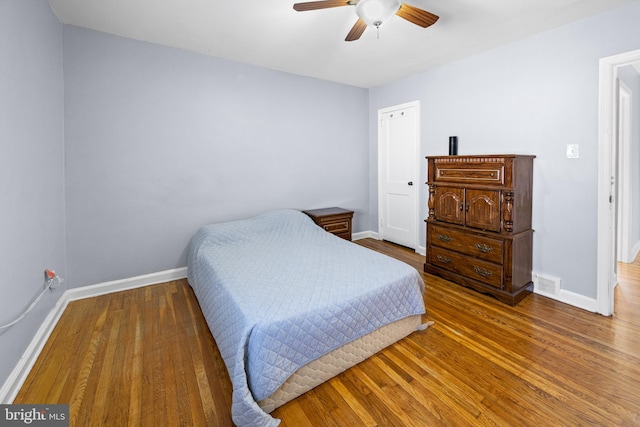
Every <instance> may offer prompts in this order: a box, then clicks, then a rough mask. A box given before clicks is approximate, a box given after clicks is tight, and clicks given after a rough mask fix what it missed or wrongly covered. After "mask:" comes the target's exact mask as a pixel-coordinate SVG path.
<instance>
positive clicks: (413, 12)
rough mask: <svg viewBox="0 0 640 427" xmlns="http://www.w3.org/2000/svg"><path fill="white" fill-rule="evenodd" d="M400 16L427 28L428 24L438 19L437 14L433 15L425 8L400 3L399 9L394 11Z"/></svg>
mask: <svg viewBox="0 0 640 427" xmlns="http://www.w3.org/2000/svg"><path fill="white" fill-rule="evenodd" d="M396 15H398V16H399V17H400V18H404V19H406V20H407V21H409V22H411V23H413V24H416V25H419V26H421V27H422V28H427V27H428V26H430V25H433V24H435V23H436V21H437V20H438V19H439V16H438V15H434V14H433V13H431V12H427V11H426V10H422V9H418V8H417V7H414V6H411V5H408V4H406V3H402V5H401V6H400V9H398V11H397V12H396Z"/></svg>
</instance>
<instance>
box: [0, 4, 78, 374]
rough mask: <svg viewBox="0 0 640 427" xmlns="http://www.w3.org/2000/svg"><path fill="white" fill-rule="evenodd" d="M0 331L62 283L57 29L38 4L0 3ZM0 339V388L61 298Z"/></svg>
mask: <svg viewBox="0 0 640 427" xmlns="http://www.w3.org/2000/svg"><path fill="white" fill-rule="evenodd" d="M0 58H1V59H0V197H1V200H2V202H1V203H2V204H1V209H0V236H1V237H0V262H1V267H2V278H1V279H0V324H6V323H9V322H10V321H12V320H13V319H15V318H16V317H17V316H18V315H19V314H20V312H21V311H22V309H23V308H26V307H27V306H28V305H29V304H30V302H31V300H32V299H33V298H34V297H35V296H36V294H37V293H38V292H40V290H42V289H43V286H44V269H45V268H50V269H53V270H55V271H56V272H57V273H58V274H60V275H61V276H63V277H64V276H65V251H64V182H63V155H64V147H63V142H64V141H63V137H64V129H63V123H64V116H63V114H64V113H63V79H62V26H61V25H60V23H59V22H58V20H57V19H56V17H55V16H54V15H53V13H52V12H51V9H50V8H49V5H48V4H47V2H46V1H44V0H0ZM64 289H65V288H64V286H61V287H60V288H58V289H57V290H56V291H54V292H50V293H47V294H46V295H45V296H44V297H43V299H42V300H41V301H40V303H39V304H38V305H37V306H36V307H35V308H34V310H33V311H32V312H31V314H30V315H29V316H28V317H26V318H25V319H24V320H23V321H22V322H20V323H18V324H16V325H15V326H13V327H12V328H10V329H7V330H4V331H0V386H1V385H2V384H3V383H4V380H5V379H6V378H7V377H8V375H9V373H10V372H11V370H12V369H13V368H14V366H15V365H16V364H17V363H18V360H19V359H20V356H21V355H22V353H23V352H24V350H25V349H26V347H27V345H28V344H29V342H30V341H31V339H32V338H33V336H34V335H35V333H36V331H37V330H38V328H39V327H40V324H41V323H42V321H43V319H44V318H45V316H46V315H47V314H48V312H49V311H50V310H51V308H52V307H53V305H54V304H55V302H56V301H57V300H58V298H59V297H60V296H62V293H63V292H64Z"/></svg>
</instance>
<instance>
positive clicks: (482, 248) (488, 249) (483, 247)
mask: <svg viewBox="0 0 640 427" xmlns="http://www.w3.org/2000/svg"><path fill="white" fill-rule="evenodd" d="M475 247H476V248H477V249H478V250H479V251H480V252H484V253H485V254H486V253H489V252H491V251H492V250H493V248H492V247H491V246H489V245H485V244H484V243H476V244H475Z"/></svg>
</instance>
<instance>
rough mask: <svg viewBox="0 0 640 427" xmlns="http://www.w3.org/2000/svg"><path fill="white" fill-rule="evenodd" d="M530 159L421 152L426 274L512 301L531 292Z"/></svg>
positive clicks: (524, 157)
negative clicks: (425, 207) (424, 177)
mask: <svg viewBox="0 0 640 427" xmlns="http://www.w3.org/2000/svg"><path fill="white" fill-rule="evenodd" d="M534 158H535V156H525V155H511V154H509V155H484V156H433V157H431V156H430V157H427V168H428V174H427V177H428V181H427V185H428V186H429V199H428V200H429V201H428V204H429V217H428V218H427V219H426V220H425V221H426V223H427V256H426V262H425V264H424V271H425V272H427V273H432V274H436V275H438V276H441V277H443V278H445V279H448V280H451V281H453V282H455V283H458V284H460V285H463V286H467V287H470V288H473V289H475V290H477V291H479V292H483V293H487V294H491V295H493V296H494V297H496V298H497V299H498V300H500V301H502V302H505V303H507V304H511V305H515V304H517V303H518V302H519V301H520V300H522V299H523V298H524V297H525V296H527V295H528V294H529V293H531V291H532V289H533V282H532V281H531V269H532V248H533V230H532V229H531V193H532V182H533V159H534Z"/></svg>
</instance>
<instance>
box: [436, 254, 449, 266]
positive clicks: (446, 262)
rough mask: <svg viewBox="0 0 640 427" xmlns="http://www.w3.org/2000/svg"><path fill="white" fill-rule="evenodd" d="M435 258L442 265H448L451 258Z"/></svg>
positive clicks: (439, 256) (440, 256)
mask: <svg viewBox="0 0 640 427" xmlns="http://www.w3.org/2000/svg"><path fill="white" fill-rule="evenodd" d="M436 258H438V261H440V262H441V263H443V264H449V263H450V262H451V258H449V257H446V256H442V255H437V256H436Z"/></svg>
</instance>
